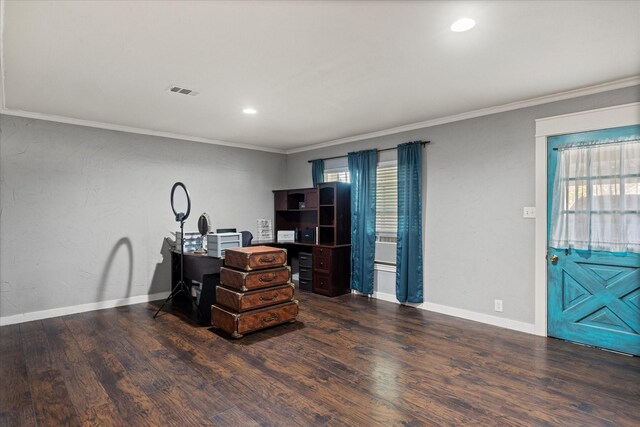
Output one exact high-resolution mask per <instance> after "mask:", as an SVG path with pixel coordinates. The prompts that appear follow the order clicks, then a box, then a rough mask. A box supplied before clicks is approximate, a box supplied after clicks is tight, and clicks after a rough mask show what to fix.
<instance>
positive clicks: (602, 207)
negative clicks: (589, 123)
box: [549, 140, 640, 252]
mask: <svg viewBox="0 0 640 427" xmlns="http://www.w3.org/2000/svg"><path fill="white" fill-rule="evenodd" d="M551 215H552V216H551V239H550V242H549V244H550V246H551V247H554V248H575V249H584V250H599V251H610V252H640V140H634V141H625V142H614V143H602V142H598V143H591V144H586V145H577V146H567V147H564V148H563V147H560V148H559V149H558V163H557V169H556V178H555V185H554V191H553V210H552V214H551Z"/></svg>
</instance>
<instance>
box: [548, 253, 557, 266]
mask: <svg viewBox="0 0 640 427" xmlns="http://www.w3.org/2000/svg"><path fill="white" fill-rule="evenodd" d="M549 259H550V260H551V263H552V264H555V263H556V262H558V255H551V258H549Z"/></svg>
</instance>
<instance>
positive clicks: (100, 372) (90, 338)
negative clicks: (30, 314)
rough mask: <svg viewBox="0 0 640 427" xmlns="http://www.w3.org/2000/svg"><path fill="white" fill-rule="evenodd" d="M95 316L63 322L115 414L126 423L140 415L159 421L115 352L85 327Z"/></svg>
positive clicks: (92, 314)
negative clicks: (78, 346)
mask: <svg viewBox="0 0 640 427" xmlns="http://www.w3.org/2000/svg"><path fill="white" fill-rule="evenodd" d="M95 315H96V314H95V312H90V313H82V314H80V315H76V316H70V317H67V318H66V319H65V323H66V324H67V327H68V328H69V329H70V330H71V331H72V332H73V334H74V336H75V337H76V341H77V342H78V344H79V345H80V347H81V348H82V350H83V351H84V353H85V357H86V358H87V361H88V362H89V364H90V365H91V367H92V369H93V370H94V372H95V373H96V376H97V377H98V379H99V381H100V383H101V384H102V387H103V388H104V389H105V391H106V392H107V394H108V396H109V398H110V399H111V400H112V401H113V403H114V407H115V409H116V410H117V413H118V414H119V416H120V417H121V418H123V419H125V420H129V419H132V417H137V416H138V414H140V413H144V414H148V416H149V418H151V417H156V418H158V420H160V419H161V417H159V416H158V415H157V414H158V411H157V408H155V406H154V405H153V402H152V401H151V399H149V397H148V396H147V395H146V394H145V392H144V391H143V390H142V389H141V388H140V387H139V386H137V385H136V384H135V383H134V381H133V379H132V378H131V377H130V376H129V374H128V372H127V370H126V369H125V368H124V366H122V364H121V363H120V361H119V359H118V357H117V354H116V353H114V351H115V350H116V349H111V348H109V346H108V345H105V344H104V343H103V342H102V340H101V339H100V338H99V335H98V330H95V329H90V328H89V327H88V325H92V324H93V323H92V317H94V316H95Z"/></svg>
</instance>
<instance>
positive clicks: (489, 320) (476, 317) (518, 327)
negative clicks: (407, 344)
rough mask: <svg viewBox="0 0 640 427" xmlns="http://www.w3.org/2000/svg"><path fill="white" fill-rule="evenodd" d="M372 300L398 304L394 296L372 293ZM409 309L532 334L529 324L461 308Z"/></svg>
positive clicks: (430, 305) (422, 306) (421, 306)
mask: <svg viewBox="0 0 640 427" xmlns="http://www.w3.org/2000/svg"><path fill="white" fill-rule="evenodd" d="M373 298H376V299H380V300H383V301H389V302H394V303H396V304H399V302H398V300H397V299H396V296H395V295H392V294H387V293H382V292H374V293H373ZM405 305H407V306H410V307H415V308H419V309H421V310H426V311H432V312H434V313H440V314H446V315H448V316H454V317H459V318H461V319H466V320H472V321H474V322H480V323H485V324H487V325H492V326H498V327H500V328H506V329H511V330H514V331H519V332H525V333H527V334H533V333H534V325H533V324H531V323H526V322H520V321H518V320H511V319H505V318H503V317H497V316H490V315H488V314H482V313H477V312H475V311H470V310H463V309H461V308H455V307H449V306H446V305H440V304H434V303H432V302H425V303H422V304H411V303H407V304H405Z"/></svg>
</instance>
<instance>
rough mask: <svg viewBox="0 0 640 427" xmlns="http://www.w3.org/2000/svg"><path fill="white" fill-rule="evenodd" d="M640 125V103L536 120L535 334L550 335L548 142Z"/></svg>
mask: <svg viewBox="0 0 640 427" xmlns="http://www.w3.org/2000/svg"><path fill="white" fill-rule="evenodd" d="M635 124H640V102H634V103H631V104H624V105H617V106H613V107H607V108H599V109H596V110H589V111H581V112H578V113H571V114H563V115H560V116H553V117H545V118H541V119H537V120H536V142H535V144H536V147H535V162H536V164H535V172H536V177H535V184H536V211H537V212H538V215H536V224H535V237H534V244H535V249H534V257H535V258H534V283H535V290H534V293H535V294H534V301H535V308H534V317H535V334H536V335H540V336H546V335H547V262H546V259H545V257H546V253H547V138H548V137H550V136H553V135H562V134H567V133H576V132H587V131H591V130H597V129H607V128H614V127H620V126H629V125H635Z"/></svg>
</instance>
